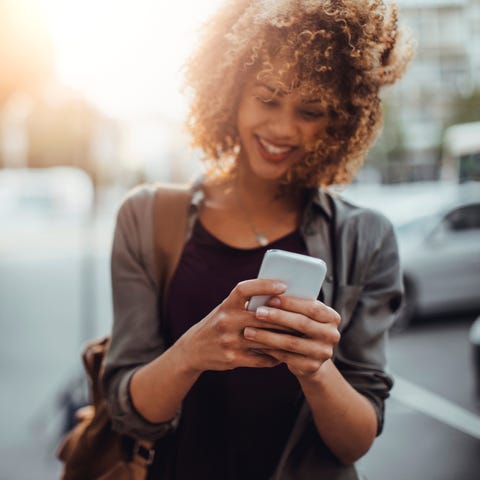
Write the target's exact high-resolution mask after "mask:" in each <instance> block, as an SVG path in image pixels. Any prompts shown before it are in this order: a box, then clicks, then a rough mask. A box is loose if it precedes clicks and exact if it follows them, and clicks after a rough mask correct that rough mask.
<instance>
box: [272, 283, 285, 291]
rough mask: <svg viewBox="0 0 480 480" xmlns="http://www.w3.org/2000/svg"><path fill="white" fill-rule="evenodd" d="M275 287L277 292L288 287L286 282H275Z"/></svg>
mask: <svg viewBox="0 0 480 480" xmlns="http://www.w3.org/2000/svg"><path fill="white" fill-rule="evenodd" d="M273 287H274V289H275V290H276V291H277V292H284V291H285V290H286V289H287V284H286V283H284V282H275V283H274V284H273Z"/></svg>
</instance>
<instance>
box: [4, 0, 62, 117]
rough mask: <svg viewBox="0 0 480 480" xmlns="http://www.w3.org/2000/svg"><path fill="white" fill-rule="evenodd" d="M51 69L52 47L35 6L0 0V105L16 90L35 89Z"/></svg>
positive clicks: (32, 90)
mask: <svg viewBox="0 0 480 480" xmlns="http://www.w3.org/2000/svg"><path fill="white" fill-rule="evenodd" d="M52 72H53V48H52V43H51V39H50V37H49V35H48V32H47V28H46V25H45V22H44V20H43V18H42V16H41V14H40V10H39V8H38V6H35V4H34V2H31V1H27V0H0V108H1V107H2V105H4V104H5V103H6V101H7V100H8V98H9V97H10V96H11V95H12V94H13V93H15V92H36V91H38V86H39V85H41V84H42V83H43V82H44V81H45V80H46V79H48V78H49V77H50V76H51V75H52Z"/></svg>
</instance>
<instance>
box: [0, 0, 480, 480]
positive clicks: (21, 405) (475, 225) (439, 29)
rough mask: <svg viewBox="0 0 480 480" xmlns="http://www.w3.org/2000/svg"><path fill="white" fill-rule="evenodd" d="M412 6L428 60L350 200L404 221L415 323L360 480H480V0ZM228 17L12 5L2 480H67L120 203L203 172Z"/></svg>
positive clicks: (5, 31) (2, 5) (197, 10)
mask: <svg viewBox="0 0 480 480" xmlns="http://www.w3.org/2000/svg"><path fill="white" fill-rule="evenodd" d="M397 3H398V4H399V5H400V8H401V20H402V23H404V24H406V25H407V26H408V27H409V28H410V29H411V30H412V31H413V33H414V36H415V38H416V42H417V47H416V49H417V50H416V56H415V59H414V61H413V63H412V65H411V68H410V69H409V71H408V73H407V75H406V76H405V78H404V79H403V80H402V81H401V82H400V83H399V84H398V85H396V86H394V87H391V88H389V89H388V90H386V91H385V92H384V94H383V97H384V116H385V126H384V129H383V132H382V135H381V137H380V138H379V140H378V141H377V143H376V145H375V147H374V148H373V149H372V151H371V153H370V154H369V156H368V159H367V161H366V164H365V166H364V168H363V169H362V170H361V171H360V173H359V174H358V176H357V178H356V179H355V182H354V184H353V185H352V186H351V187H349V188H347V189H346V190H345V192H344V195H345V196H346V197H347V198H350V199H352V200H354V201H356V202H357V203H361V204H364V205H366V206H371V207H374V208H377V209H380V210H382V211H383V212H384V213H385V214H386V215H387V216H389V217H390V218H391V220H392V222H394V224H395V226H396V228H397V229H398V232H399V242H400V247H401V252H402V261H403V262H404V265H405V272H406V275H407V274H408V275H410V277H409V278H407V280H408V282H409V283H411V285H410V284H409V285H408V287H409V291H408V293H409V299H410V302H411V303H410V304H411V305H412V308H411V309H410V310H409V311H407V313H406V314H405V315H404V322H403V323H402V324H400V323H399V325H398V328H397V331H396V332H395V333H394V334H393V335H392V340H391V349H390V364H391V369H392V373H393V374H395V376H396V378H397V386H396V387H395V389H394V394H393V399H392V400H391V407H390V410H389V412H391V413H390V415H389V417H387V426H386V431H385V433H384V435H383V436H382V437H381V438H380V439H379V441H378V442H377V444H376V445H375V446H374V448H373V449H372V451H371V452H370V453H369V454H368V455H367V456H366V457H365V459H364V460H362V462H361V463H360V469H361V471H362V473H363V475H365V476H366V477H367V478H370V479H373V480H375V479H379V480H380V479H381V478H389V479H392V480H395V479H396V478H398V479H402V480H403V479H408V478H411V479H422V480H426V479H429V478H432V479H435V480H441V479H443V478H444V479H451V478H457V479H459V480H468V479H469V478H472V479H473V478H478V477H475V472H476V474H478V471H479V470H478V469H479V468H480V460H479V458H478V457H479V455H478V451H480V450H478V448H479V447H480V442H479V438H480V419H479V411H480V409H479V403H478V397H477V390H476V389H477V388H478V383H477V382H478V376H479V373H478V370H477V369H476V363H475V356H474V355H475V351H476V350H475V349H476V345H477V344H480V339H479V338H478V337H479V334H478V333H475V331H474V329H473V328H472V326H473V325H474V320H475V318H476V316H477V315H478V313H479V312H480V305H479V302H478V299H479V297H480V295H479V293H480V250H479V246H480V220H479V216H480V214H479V203H478V202H479V200H480V189H479V183H478V182H479V180H480V166H479V165H480V123H476V122H479V121H480V0H398V2H397ZM218 4H219V0H208V1H207V0H196V1H195V0H176V1H175V2H161V1H158V0H135V1H133V0H83V1H81V2H79V1H74V0H0V384H1V394H0V412H1V413H0V480H17V479H18V480H20V479H22V480H23V479H32V478H36V479H50V478H59V474H60V465H59V463H58V462H57V461H56V460H55V457H54V451H55V447H56V445H57V443H58V441H59V438H60V437H61V435H62V433H63V432H64V431H65V429H66V428H67V427H68V425H69V422H70V421H71V419H72V410H73V409H74V408H76V407H77V406H79V405H80V404H82V402H84V401H86V398H85V384H84V382H83V376H82V370H81V365H80V351H81V346H82V345H83V343H84V342H85V341H86V340H88V339H90V338H92V337H95V336H98V335H103V334H106V333H108V332H109V329H110V326H111V305H110V279H109V250H110V246H111V237H112V229H113V225H114V221H115V213H116V209H117V208H118V205H119V202H120V201H121V199H122V197H123V195H124V194H125V193H126V192H127V191H128V190H129V189H130V188H131V187H132V186H134V185H136V184H138V183H141V182H149V181H173V182H183V181H188V180H191V179H193V178H194V177H195V176H196V175H198V174H199V172H200V171H201V169H200V166H199V163H198V157H199V153H198V152H195V151H194V150H192V149H191V148H190V147H189V143H188V137H187V136H186V134H185V131H184V128H183V118H184V115H185V112H186V109H187V103H186V98H185V96H183V95H182V94H181V93H180V86H181V78H182V77H181V66H182V64H183V62H184V61H185V59H186V56H187V54H188V52H189V50H190V49H191V48H192V46H194V44H195V38H196V31H197V28H198V26H199V25H200V24H201V23H202V22H203V21H204V20H205V19H206V18H208V15H209V14H210V13H211V12H212V11H214V10H215V8H216V6H217V5H218ZM463 124H468V125H466V126H461V127H459V125H463ZM459 207H460V208H463V207H468V208H467V210H465V209H463V210H461V211H460V213H461V215H460V213H458V211H453V210H452V209H457V208H459ZM452 212H453V213H452ZM459 215H460V216H461V218H460V219H459ZM414 241H415V242H416V243H415V242H414ZM412 243H414V244H415V246H414V251H415V252H416V253H415V255H416V256H415V255H414V254H412V253H411V250H412V248H411V246H410V245H411V244H412ZM429 259H430V260H429ZM432 264H433V265H434V266H432ZM419 268H420V270H419ZM438 279H442V280H444V281H443V283H435V281H436V280H438ZM420 281H422V282H423V284H422V285H431V286H432V288H431V289H430V290H432V292H433V293H432V292H430V293H429V295H430V297H428V295H426V297H428V298H424V296H425V295H423V294H424V291H427V290H428V289H427V287H425V286H422V287H420ZM454 286H456V290H458V292H457V293H455V292H453V291H454V290H455V288H454ZM452 292H453V293H452ZM450 294H451V295H450ZM422 295H423V296H422ZM449 295H450V296H449ZM455 295H456V296H455ZM462 295H463V296H462ZM479 348H480V347H479ZM446 359H448V362H447V361H446ZM477 361H478V358H477ZM419 438H422V441H421V442H419V441H418V439H419ZM412 459H414V460H412ZM459 469H460V470H459ZM454 471H455V472H457V473H456V474H455V475H453V473H452V472H454ZM458 472H460V473H458ZM395 475H397V476H395ZM452 475H453V476H452ZM458 475H460V476H458Z"/></svg>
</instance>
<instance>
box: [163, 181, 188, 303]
mask: <svg viewBox="0 0 480 480" xmlns="http://www.w3.org/2000/svg"><path fill="white" fill-rule="evenodd" d="M191 197H192V189H191V186H190V185H174V184H165V185H163V184H159V185H158V186H157V188H156V192H155V207H154V208H155V210H154V215H155V224H154V237H155V238H154V245H155V255H156V261H157V272H158V275H159V279H160V285H161V291H160V295H161V296H160V305H161V307H162V309H164V308H165V303H166V302H165V299H166V295H167V292H168V287H169V285H170V280H171V278H172V275H173V273H174V271H175V269H176V267H177V265H178V261H179V260H180V255H181V253H182V250H183V246H184V244H185V237H186V233H187V225H188V211H189V207H190V201H191Z"/></svg>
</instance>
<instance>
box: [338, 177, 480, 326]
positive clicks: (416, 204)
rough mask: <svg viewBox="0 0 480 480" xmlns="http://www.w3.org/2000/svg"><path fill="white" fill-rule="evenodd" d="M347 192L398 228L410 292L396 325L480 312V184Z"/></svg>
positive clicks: (381, 187)
mask: <svg viewBox="0 0 480 480" xmlns="http://www.w3.org/2000/svg"><path fill="white" fill-rule="evenodd" d="M344 196H345V197H346V198H347V199H349V200H352V201H353V202H355V203H357V204H359V205H364V206H366V207H370V208H374V209H376V210H380V211H381V212H382V213H384V214H385V215H386V216H387V217H388V218H390V220H391V221H392V223H393V225H394V226H395V229H396V232H397V239H398V244H399V250H400V259H401V263H402V268H403V272H404V282H405V290H406V301H405V304H404V307H403V309H402V311H401V313H400V315H399V317H398V321H397V323H396V326H395V328H396V329H398V330H401V329H403V328H405V327H406V325H407V324H408V323H409V322H410V321H411V320H412V319H413V318H414V317H415V316H422V315H434V314H438V313H442V314H443V313H447V314H448V313H460V312H462V311H475V310H478V312H480V182H468V183H464V184H458V183H456V182H415V183H410V184H398V185H353V186H352V187H351V188H349V189H347V190H346V191H345V192H344Z"/></svg>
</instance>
